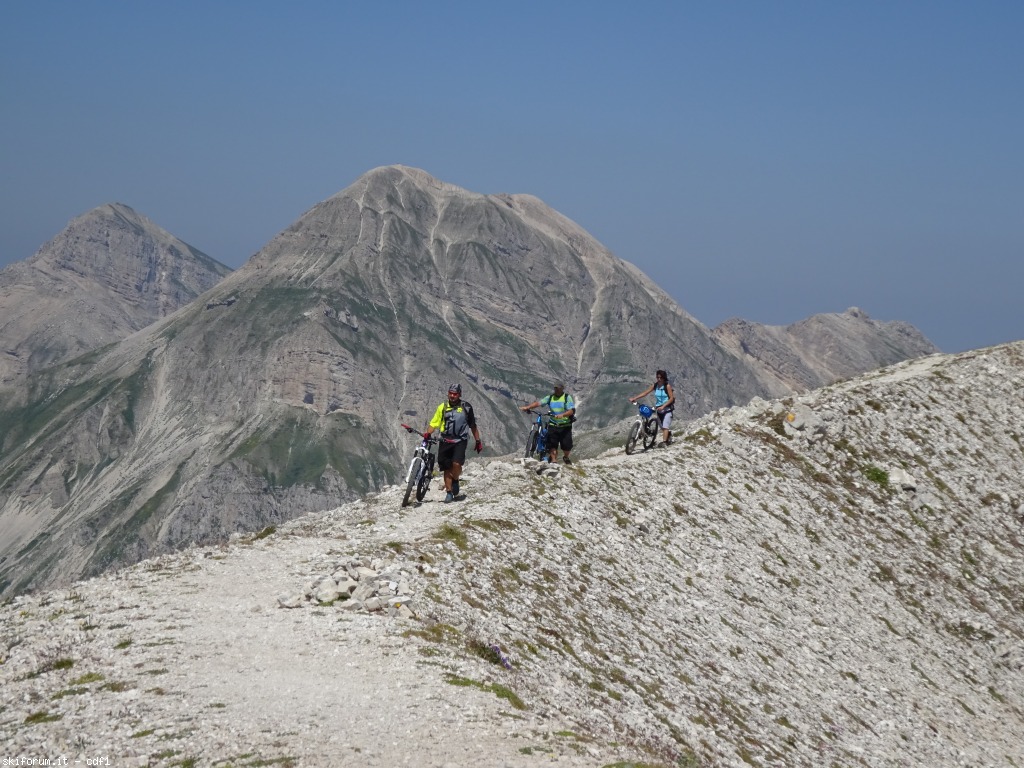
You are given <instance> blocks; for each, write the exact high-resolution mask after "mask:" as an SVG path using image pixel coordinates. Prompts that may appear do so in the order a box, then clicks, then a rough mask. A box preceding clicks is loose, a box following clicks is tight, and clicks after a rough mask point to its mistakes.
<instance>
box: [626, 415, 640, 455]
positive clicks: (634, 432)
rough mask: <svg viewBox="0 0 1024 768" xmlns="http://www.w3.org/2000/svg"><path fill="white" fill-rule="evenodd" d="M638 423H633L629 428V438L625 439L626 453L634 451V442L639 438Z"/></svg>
mask: <svg viewBox="0 0 1024 768" xmlns="http://www.w3.org/2000/svg"><path fill="white" fill-rule="evenodd" d="M640 427H641V424H640V422H639V421H634V422H633V426H632V427H630V428H629V437H627V438H626V453H632V452H633V451H634V450H636V441H637V439H638V438H639V437H640Z"/></svg>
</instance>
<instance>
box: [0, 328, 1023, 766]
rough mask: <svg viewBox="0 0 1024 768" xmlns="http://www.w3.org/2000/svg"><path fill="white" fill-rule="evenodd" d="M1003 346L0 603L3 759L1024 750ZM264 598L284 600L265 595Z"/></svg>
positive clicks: (802, 762) (680, 756)
mask: <svg viewBox="0 0 1024 768" xmlns="http://www.w3.org/2000/svg"><path fill="white" fill-rule="evenodd" d="M1022 386H1024V342H1017V343H1014V344H1006V345H1002V346H999V347H993V348H989V349H983V350H977V351H973V352H968V353H963V354H959V355H931V356H928V357H925V358H921V359H919V360H915V361H911V362H905V363H900V364H897V365H894V366H891V367H888V368H885V369H883V370H880V371H877V372H872V373H870V374H866V375H864V376H861V377H857V378H854V379H851V380H848V381H845V382H843V383H841V384H836V385H832V386H829V387H826V388H823V389H819V390H815V391H813V392H810V393H806V394H803V395H800V396H796V397H790V398H786V399H784V400H781V401H778V400H777V401H773V402H768V401H764V400H754V401H753V402H751V403H749V404H748V405H746V406H742V407H734V408H730V409H723V410H720V411H717V412H715V413H712V414H709V415H707V416H704V417H702V418H700V419H698V420H696V421H694V422H692V423H691V424H688V425H687V427H686V429H685V430H683V431H681V432H680V435H679V439H678V440H677V442H676V444H675V445H673V446H670V447H669V448H666V449H655V450H651V451H648V452H647V453H644V454H641V455H633V456H626V455H624V453H623V452H622V451H621V450H615V451H609V452H608V453H606V454H604V455H602V456H600V457H597V458H594V459H587V460H584V461H582V462H580V463H578V464H576V465H575V466H573V467H572V468H562V469H561V471H555V470H554V469H552V468H548V469H544V470H543V472H542V473H541V474H538V473H537V471H536V470H537V468H538V467H537V465H535V464H532V463H529V462H519V461H517V462H505V461H492V462H490V463H486V464H485V463H482V462H473V463H471V464H470V465H469V472H468V474H467V476H466V482H465V488H466V493H467V500H466V501H464V502H461V503H457V504H447V505H446V504H442V503H440V502H439V498H440V496H439V494H438V493H437V492H436V489H435V491H433V492H432V493H431V494H430V495H428V496H427V498H426V499H425V501H424V503H423V504H421V505H418V506H416V507H414V508H405V509H403V508H402V507H401V506H400V496H401V488H400V487H398V486H390V487H387V488H385V489H383V490H382V491H381V492H380V493H377V494H373V495H370V496H368V497H366V498H365V499H363V500H360V501H357V502H354V503H351V504H348V505H344V506H341V507H339V508H337V509H333V510H331V511H329V512H325V513H320V514H314V515H307V516H304V517H302V518H300V519H297V520H294V521H292V522H290V523H287V524H285V525H282V526H279V527H278V528H277V530H276V532H272V531H269V530H268V531H265V532H264V534H262V535H261V536H259V537H256V536H250V537H239V538H236V539H235V541H234V542H233V543H231V544H230V545H225V546H221V547H209V548H202V549H199V548H194V549H190V550H188V551H186V552H184V553H181V554H178V555H173V556H165V557H162V558H159V559H156V560H151V561H147V562H144V563H142V564H140V565H138V566H135V567H133V568H131V569H128V570H126V571H123V572H119V573H116V574H108V575H105V576H103V577H100V578H97V579H93V580H91V581H88V582H84V583H80V584H76V585H75V586H74V588H73V589H70V590H60V591H54V592H47V593H41V594H37V595H31V596H29V595H26V596H22V597H18V598H16V599H15V600H14V601H13V602H12V603H10V604H8V605H6V606H3V607H2V608H0V628H2V629H0V633H2V634H0V637H2V638H3V645H2V646H0V658H2V660H3V664H2V665H0V681H2V683H3V686H4V689H5V690H6V691H8V693H9V695H8V697H7V700H8V702H10V703H7V704H5V705H4V708H3V709H2V710H0V724H2V728H3V730H4V732H5V733H6V734H9V736H8V740H7V742H6V743H7V746H8V748H9V749H10V750H13V751H18V750H22V751H24V750H27V749H29V748H32V749H35V750H43V751H46V752H48V753H51V754H52V753H59V752H63V753H66V754H69V755H75V754H88V755H95V754H97V753H99V754H106V755H110V756H111V757H115V756H116V757H118V758H120V759H124V760H128V761H131V763H130V764H140V765H141V764H152V765H170V764H174V763H177V764H181V762H182V761H187V760H190V759H202V760H207V761H209V762H210V763H213V762H217V761H225V762H244V761H245V760H260V761H264V762H271V761H273V762H278V763H286V762H288V761H291V762H292V763H294V764H300V765H325V766H326V765H341V766H356V765H359V766H392V765H402V764H406V763H411V764H416V765H424V766H442V765H446V764H468V763H475V764H479V765H488V766H515V767H516V768H519V767H520V766H523V767H524V768H525V766H529V765H536V764H537V761H538V760H540V761H542V762H544V763H545V764H548V763H551V764H555V765H572V766H577V765H579V766H583V765H598V766H606V765H612V764H615V765H622V764H628V763H632V764H641V763H642V764H645V765H650V766H655V767H657V768H667V767H668V766H680V765H684V766H705V767H711V766H731V767H732V766H735V767H736V768H739V767H740V766H749V765H759V766H765V767H768V766H778V767H780V768H781V767H782V766H786V767H787V768H788V767H790V766H821V765H830V766H907V767H909V768H918V767H920V768H925V767H928V768H931V767H932V766H939V765H943V766H945V765H977V766H982V765H984V766H989V765H991V766H996V765H1000V766H1002V765H1021V764H1022V763H1024V743H1022V742H1021V739H1020V734H1021V732H1022V731H1024V654H1022V650H1021V649H1022V647H1024V645H1022V641H1024V600H1022V598H1021V595H1022V594H1024V540H1022V538H1021V524H1022V522H1024V507H1022V503H1024V481H1022V478H1024V402H1022V400H1021V398H1020V391H1021V388H1022ZM285 606H293V607H290V608H287V607H285Z"/></svg>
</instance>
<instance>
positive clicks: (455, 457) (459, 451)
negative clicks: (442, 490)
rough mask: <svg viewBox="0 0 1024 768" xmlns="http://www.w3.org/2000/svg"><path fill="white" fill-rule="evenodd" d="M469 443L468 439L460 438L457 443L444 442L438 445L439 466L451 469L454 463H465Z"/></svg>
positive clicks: (443, 468)
mask: <svg viewBox="0 0 1024 768" xmlns="http://www.w3.org/2000/svg"><path fill="white" fill-rule="evenodd" d="M468 444H469V441H468V440H459V442H457V443H445V442H442V443H441V444H440V445H439V446H438V447H437V466H439V467H440V468H441V469H442V470H445V469H451V468H452V464H460V465H461V464H465V463H466V446H467V445H468Z"/></svg>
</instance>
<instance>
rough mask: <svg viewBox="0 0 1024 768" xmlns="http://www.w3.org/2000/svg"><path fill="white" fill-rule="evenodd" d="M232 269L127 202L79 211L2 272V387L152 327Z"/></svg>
mask: <svg viewBox="0 0 1024 768" xmlns="http://www.w3.org/2000/svg"><path fill="white" fill-rule="evenodd" d="M230 271H231V270H230V269H229V268H228V267H226V266H224V265H223V264H220V263H218V262H217V261H215V260H214V259H212V258H210V257H209V256H207V255H206V254H204V253H201V252H200V251H197V250H196V249H195V248H193V247H192V246H190V245H188V244H187V243H184V242H182V241H181V240H179V239H178V238H176V237H174V236H173V235H171V234H170V233H168V232H166V231H164V230H163V229H161V228H160V227H158V226H157V225H156V224H154V223H153V222H152V221H150V220H149V219H147V218H146V217H145V216H142V215H140V214H139V213H136V212H135V211H134V210H132V209H131V208H129V207H128V206H126V205H122V204H120V203H111V204H108V205H103V206H100V207H99V208H96V209H94V210H92V211H89V212H88V213H85V214H83V215H82V216H79V217H78V218H76V219H74V220H72V221H71V222H70V223H69V224H68V225H67V227H65V228H64V230H63V231H62V232H61V233H60V234H58V235H57V236H56V237H54V238H53V239H52V240H51V241H50V242H48V243H46V244H45V245H44V246H43V247H42V248H40V249H39V251H38V252H37V253H36V254H35V255H34V256H32V258H30V259H26V260H25V261H22V262H17V263H15V264H12V265H10V266H8V267H6V268H5V269H3V270H0V338H2V339H3V341H2V346H3V348H2V350H0V387H5V386H7V387H10V386H14V385H17V384H20V383H21V382H23V381H24V379H25V377H26V376H27V375H29V374H30V373H32V372H34V371H38V370H40V369H41V368H45V367H47V366H49V365H52V364H54V363H58V362H63V361H65V360H70V359H71V358H74V357H77V356H78V355H81V354H82V353H84V352H88V351H90V350H92V349H96V348H97V347H101V346H103V345H105V344H109V343H111V342H114V341H119V340H121V339H123V338H124V337H126V336H128V335H129V334H131V333H134V332H135V331H138V330H140V329H142V328H145V327H146V326H147V325H150V324H151V323H153V322H154V321H155V320H158V319H159V318H162V317H166V316H167V315H169V314H171V313H172V312H174V311H175V310H176V309H178V308H179V307H182V306H184V305H185V304H188V303H189V302H190V301H192V300H193V299H194V298H195V297H196V296H198V295H199V294H200V293H203V292H204V291H206V290H207V289H209V288H211V287H212V286H213V285H215V284H216V283H217V282H218V281H219V280H220V279H221V278H223V277H224V276H225V275H226V274H228V272H230Z"/></svg>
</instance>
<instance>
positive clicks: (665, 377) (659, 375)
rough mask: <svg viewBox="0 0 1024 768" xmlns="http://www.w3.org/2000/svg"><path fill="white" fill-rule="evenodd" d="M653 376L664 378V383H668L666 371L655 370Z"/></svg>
mask: <svg viewBox="0 0 1024 768" xmlns="http://www.w3.org/2000/svg"><path fill="white" fill-rule="evenodd" d="M654 378H656V379H664V380H665V383H666V384H668V371H655V372H654Z"/></svg>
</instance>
